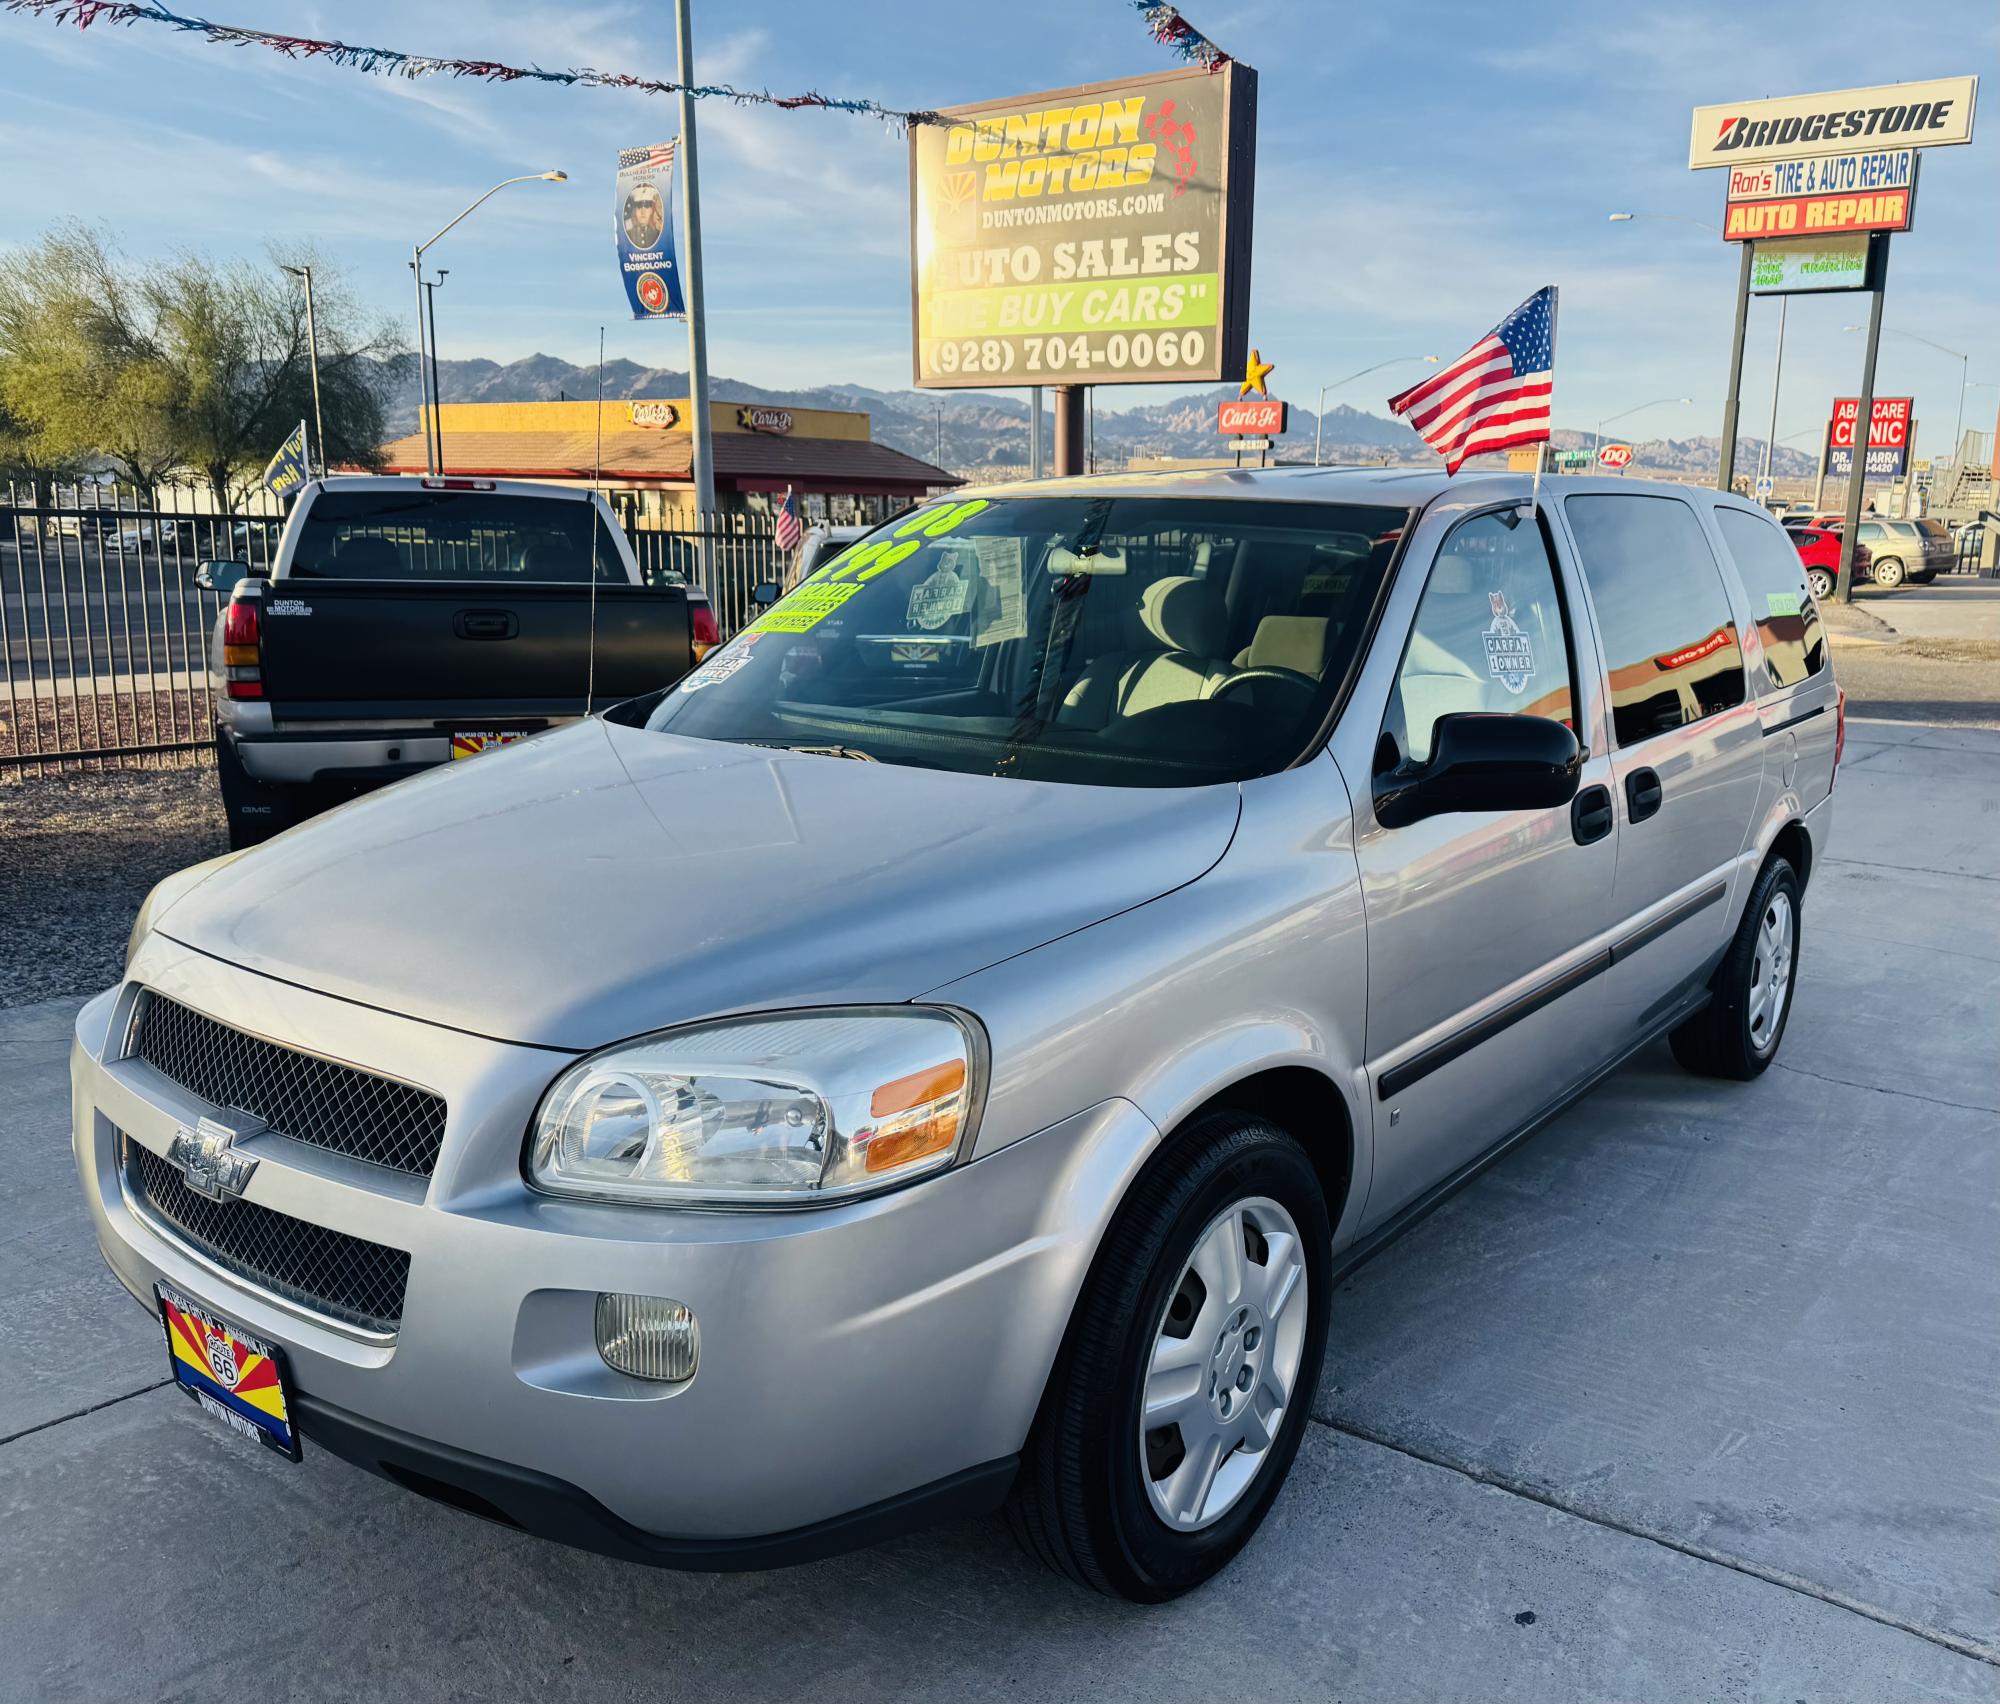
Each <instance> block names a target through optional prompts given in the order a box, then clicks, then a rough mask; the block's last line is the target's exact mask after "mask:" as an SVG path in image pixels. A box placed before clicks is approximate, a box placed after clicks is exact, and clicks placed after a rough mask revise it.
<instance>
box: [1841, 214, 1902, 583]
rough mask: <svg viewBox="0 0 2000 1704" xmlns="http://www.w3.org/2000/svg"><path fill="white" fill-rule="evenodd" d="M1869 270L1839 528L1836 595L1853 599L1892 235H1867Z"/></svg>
mask: <svg viewBox="0 0 2000 1704" xmlns="http://www.w3.org/2000/svg"><path fill="white" fill-rule="evenodd" d="M1868 272H1869V280H1870V282H1871V283H1872V284H1873V285H1874V289H1873V290H1872V291H1871V292H1870V293H1869V297H1868V352H1867V353H1866V354H1865V355H1864V356H1862V358H1861V395H1860V396H1859V397H1858V398H1857V399H1856V401H1857V403H1858V406H1857V408H1856V409H1855V412H1854V447H1853V449H1851V450H1850V451H1849V452H1848V468H1849V476H1848V481H1847V524H1846V525H1845V526H1844V527H1842V528H1841V529H1840V574H1839V577H1838V578H1837V579H1836V580H1835V582H1834V592H1833V595H1834V597H1835V598H1836V599H1837V600H1838V601H1839V602H1841V603H1852V602H1853V601H1854V537H1855V534H1856V533H1858V532H1859V531H1860V530H1861V493H1862V488H1863V487H1864V486H1865V485H1867V483H1868V439H1869V437H1870V436H1871V433H1870V431H1869V428H1870V427H1871V426H1872V425H1873V424H1874V420H1875V354H1876V351H1877V350H1879V349H1880V348H1881V346H1882V297H1883V294H1884V292H1885V290H1886V287H1887V285H1888V282H1889V239H1888V237H1887V236H1886V235H1882V234H1877V235H1875V236H1871V237H1870V238H1869V239H1868Z"/></svg>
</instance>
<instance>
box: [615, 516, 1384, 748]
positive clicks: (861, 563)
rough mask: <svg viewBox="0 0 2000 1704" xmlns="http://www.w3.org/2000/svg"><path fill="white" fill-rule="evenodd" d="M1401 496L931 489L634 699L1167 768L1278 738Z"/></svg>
mask: <svg viewBox="0 0 2000 1704" xmlns="http://www.w3.org/2000/svg"><path fill="white" fill-rule="evenodd" d="M1408 521H1409V511H1407V510H1406V509H1400V508H1384V507H1374V506H1366V507H1364V506H1360V505H1332V504H1314V503H1290V502H1285V503H1273V502H1257V501H1248V500H1223V501H1215V500H1207V499H1195V498H1171V497H1168V498H1155V497H1116V498H1107V497H1099V498H1083V497H1032V498H1029V497H1024V498H993V499H988V498H971V499H968V500H965V501H963V502H958V501H946V502H940V503H933V504H930V505H928V506H927V507H925V508H922V509H920V510H918V511H916V512H915V513H914V514H911V515H908V516H905V517H903V518H901V519H900V520H898V521H896V522H893V523H891V524H890V525H888V526H886V527H883V528H881V529H880V530H878V531H877V532H875V533H873V534H871V535H870V536H869V537H868V538H866V539H864V540H862V541H860V542H859V543H857V544H855V545H852V546H850V547H849V548H848V549H846V550H845V551H843V552H841V553H840V554H838V555H836V556H834V557H832V558H831V559H830V560H829V561H827V562H826V563H825V564H824V565H823V566H821V567H820V568H819V569H818V570H817V571H816V572H814V573H813V574H812V575H811V576H810V577H809V578H808V579H807V580H806V581H805V582H804V583H803V584H802V585H801V586H800V587H799V588H798V590H797V591H795V592H793V593H792V594H791V596H789V597H787V598H786V599H784V601H783V602H781V603H779V604H777V605H775V606H774V607H773V608H771V609H770V610H768V611H766V612H765V614H763V615H762V616H760V617H759V618H758V619H757V620H756V621H754V622H753V623H751V625H750V626H749V627H748V628H747V629H746V630H745V631H744V632H743V633H742V634H740V635H739V636H738V637H737V638H736V639H734V640H733V641H732V642H731V643H730V644H729V645H727V646H726V647H724V648H723V649H722V650H721V651H719V652H717V653H716V654H715V655H713V656H711V657H710V658H709V659H708V661H707V662H706V663H704V664H703V665H702V667H700V668H699V669H697V670H695V671H694V673H692V674H691V675H689V676H688V677H687V678H686V679H685V680H683V681H682V682H681V683H680V685H679V686H678V687H677V688H675V689H674V691H672V692H671V693H669V694H668V695H667V697H666V698H665V699H664V700H662V702H661V703H660V705H659V707H658V708H657V709H656V710H655V711H654V712H653V714H652V715H651V717H650V718H649V719H648V721H647V726H648V727H650V728H654V729H660V730H668V731H671V732H673V733H676V734H685V735H690V736H692V737H694V738H697V739H710V740H732V741H738V742H742V743H747V744H754V745H776V746H786V747H792V748H803V749H808V750H818V751H823V752H826V753H828V754H829V755H833V756H841V757H859V758H868V759H874V760H876V761H878V762H883V763H901V764H909V765H914V766H917V767H921V768H929V769H950V770H957V771H961V772H965V773H970V774H979V775H996V776H1007V777H1015V778H1022V779H1028V780H1037V781H1071V782H1086V783H1093V784H1097V785H1106V786H1124V787H1180V786H1193V785H1198V784H1202V783H1206V782H1215V781H1235V780H1242V779H1245V778H1247V777H1249V776H1252V775H1263V774H1268V773H1270V772H1271V771H1273V770H1276V769H1281V768H1283V767H1284V766H1285V765H1286V764H1288V763H1291V762H1292V761H1294V760H1295V759H1296V758H1298V757H1299V756H1300V755H1301V754H1302V753H1303V752H1304V751H1305V750H1306V748H1307V745H1308V743H1309V742H1310V741H1311V739H1312V738H1313V737H1314V735H1315V734H1316V733H1317V732H1318V730H1319V727H1320V724H1321V723H1322V722H1323V721H1324V720H1325V717H1326V714H1327V711H1328V710H1329V708H1330V707H1331V705H1332V703H1333V701H1334V698H1335V696H1336V695H1337V694H1338V693H1339V691H1340V689H1341V686H1342V684H1343V683H1344V682H1345V680H1346V678H1347V675H1348V672H1349V670H1350V669H1351V668H1352V667H1353V665H1354V659H1355V653H1356V651H1357V649H1358V648H1359V646H1360V643H1361V639H1362V635H1363V632H1364V630H1365V628H1366V626H1367V621H1368V615H1369V611H1370V610H1371V609H1372V607H1373V606H1374V602H1375V596H1376V593H1377V591H1378V590H1379V589H1380V587H1381V585H1382V581H1383V578H1384V575H1385V573H1386V571H1387V569H1388V565H1389V562H1390V559H1391V558H1392V556H1393V555H1394V553H1395V549H1396V545H1397V543H1398V541H1399V540H1400V539H1401V537H1402V533H1403V529H1404V527H1405V526H1406V524H1407V523H1408Z"/></svg>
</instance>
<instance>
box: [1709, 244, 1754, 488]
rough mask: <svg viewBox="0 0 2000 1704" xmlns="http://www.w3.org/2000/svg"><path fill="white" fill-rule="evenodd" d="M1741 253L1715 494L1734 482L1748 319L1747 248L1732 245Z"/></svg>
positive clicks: (1746, 246) (1748, 257) (1743, 245)
mask: <svg viewBox="0 0 2000 1704" xmlns="http://www.w3.org/2000/svg"><path fill="white" fill-rule="evenodd" d="M1736 246H1737V247H1738V248H1739V249H1741V250H1742V251H1743V261H1742V265H1741V266H1740V267H1739V268H1738V270H1737V275H1736V338H1735V341H1734V343H1733V344H1732V345H1731V347H1730V351H1729V400H1728V401H1727V402H1725V403H1724V404H1723V405H1722V468H1721V471H1720V473H1718V474H1717V476H1716V481H1715V487H1716V489H1717V490H1718V491H1728V490H1730V489H1732V488H1733V487H1734V485H1735V482H1736V416H1737V415H1738V413H1740V412H1741V405H1742V400H1743V328H1744V326H1745V325H1746V324H1747V323H1748V321H1749V318H1750V244H1748V243H1738V244H1737V245H1736Z"/></svg>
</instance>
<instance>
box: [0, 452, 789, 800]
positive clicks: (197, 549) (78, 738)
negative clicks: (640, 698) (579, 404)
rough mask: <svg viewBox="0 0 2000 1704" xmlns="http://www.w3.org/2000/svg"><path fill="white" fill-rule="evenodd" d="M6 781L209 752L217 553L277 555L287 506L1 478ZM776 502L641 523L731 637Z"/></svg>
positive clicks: (766, 555)
mask: <svg viewBox="0 0 2000 1704" xmlns="http://www.w3.org/2000/svg"><path fill="white" fill-rule="evenodd" d="M0 497H4V501H0V784H4V783H6V782H8V781H12V780H15V779H18V778H19V777H21V776H23V775H33V774H40V773H45V772H49V771H54V772H58V773H73V772H76V771H82V770H94V769H103V768H107V767H111V766H114V765H130V764H135V763H136V764H142V765H178V764H191V763H203V762H206V761H208V758H207V753H208V751H209V747H210V740H211V734H212V729H213V716H212V709H211V706H210V703H209V677H208V641H209V634H210V631H211V630H212V628H213V626H214V622H215V617H216V615H217V613H218V610H219V608H220V602H221V600H220V599H219V598H218V597H217V596H216V594H215V593H213V592H207V591H203V590H202V589H201V587H200V586H198V585H197V584H196V583H195V574H196V570H197V569H198V568H199V567H200V565H201V564H202V563H204V562H208V561H216V560H221V561H238V562H248V563H249V564H250V565H251V566H252V567H258V568H268V567H269V566H270V565H271V562H272V559H273V557H274V556H275V554H276V552H277V547H278V537H279V534H280V532H281V531H282V530H283V527H284V522H285V506H284V505H283V504H282V503H281V502H279V501H278V500H277V499H275V498H272V497H271V496H269V494H268V493H262V492H260V493H256V494H254V495H253V496H252V497H251V498H250V499H249V500H248V501H247V502H245V503H244V504H242V505H240V506H239V512H237V513H235V514H223V513H219V512H218V511H217V508H216V505H215V503H214V502H213V500H212V499H211V498H210V496H209V494H208V492H207V491H206V490H205V489H202V488H198V487H190V486H178V485H177V486H161V487H158V488H156V489H154V490H152V491H150V492H142V491H137V490H134V489H133V488H131V487H129V486H126V487H117V486H109V485H94V484H83V485H74V486H69V485H65V486H57V487H54V488H51V487H48V486H37V485H29V484H8V485H5V486H0ZM772 527H773V522H772V518H771V517H770V516H768V515H750V514H733V513H726V512H717V513H705V514H701V515H698V516H692V517H690V518H689V524H688V525H686V526H685V527H680V526H668V525H658V524H648V523H647V522H645V521H641V522H638V523H635V524H634V525H632V526H631V527H630V529H629V530H628V532H627V537H628V538H629V539H630V540H631V542H632V548H633V552H634V554H635V556H636V557H637V559H638V563H639V568H640V571H641V573H642V575H643V576H644V578H645V579H646V581H647V583H648V584H654V585H658V584H664V583H667V582H669V581H675V580H678V581H680V582H682V583H685V584H688V585H692V586H698V587H703V588H705V589H706V590H707V592H708V596H709V601H710V604H711V606H712V607H713V608H714V610H715V615H716V621H717V624H718V625H719V627H720V629H721V632H722V635H723V637H725V638H726V637H728V636H729V635H730V634H732V633H734V632H735V631H736V630H737V629H738V628H739V627H741V626H742V625H743V624H744V623H745V622H747V621H748V620H749V619H750V618H751V616H752V615H754V614H755V613H756V605H755V601H754V599H753V597H752V593H753V591H754V589H755V587H756V586H757V584H758V583H759V582H760V581H763V580H776V579H780V578H782V573H781V566H782V560H781V556H780V553H779V552H778V550H777V547H776V544H775V542H774V540H773V538H772Z"/></svg>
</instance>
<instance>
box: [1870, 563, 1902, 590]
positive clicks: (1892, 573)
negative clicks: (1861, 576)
mask: <svg viewBox="0 0 2000 1704" xmlns="http://www.w3.org/2000/svg"><path fill="white" fill-rule="evenodd" d="M1903 578H1904V576H1903V565H1902V563H1900V562H1898V561H1897V560H1896V559H1895V557H1893V556H1890V557H1887V558H1884V557H1877V558H1876V559H1875V584H1876V585H1878V586H1880V587H1881V588H1882V590H1883V591H1885V592H1893V591H1894V590H1895V589H1896V588H1897V587H1898V586H1900V585H1901V584H1902V583H1903Z"/></svg>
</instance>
